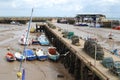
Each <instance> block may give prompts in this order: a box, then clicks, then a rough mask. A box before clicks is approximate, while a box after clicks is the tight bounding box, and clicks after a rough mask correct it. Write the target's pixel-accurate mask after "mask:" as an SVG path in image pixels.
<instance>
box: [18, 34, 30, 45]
mask: <svg viewBox="0 0 120 80" xmlns="http://www.w3.org/2000/svg"><path fill="white" fill-rule="evenodd" d="M18 42H19V44H22V45H25V44H27V45H30V44H31V43H32V40H30V39H29V38H28V39H27V40H26V35H24V34H23V35H22V36H21V37H20V39H19V40H18Z"/></svg>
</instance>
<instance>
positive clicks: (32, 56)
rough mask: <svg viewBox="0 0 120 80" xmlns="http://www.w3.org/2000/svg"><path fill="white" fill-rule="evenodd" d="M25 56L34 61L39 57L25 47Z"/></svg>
mask: <svg viewBox="0 0 120 80" xmlns="http://www.w3.org/2000/svg"><path fill="white" fill-rule="evenodd" d="M24 56H25V57H26V60H28V61H33V60H35V59H36V58H37V57H36V55H35V53H34V52H33V50H31V49H25V50H24Z"/></svg>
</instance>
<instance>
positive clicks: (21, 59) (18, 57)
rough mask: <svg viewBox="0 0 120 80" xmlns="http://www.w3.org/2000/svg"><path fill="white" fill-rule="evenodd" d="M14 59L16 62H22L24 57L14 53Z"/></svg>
mask: <svg viewBox="0 0 120 80" xmlns="http://www.w3.org/2000/svg"><path fill="white" fill-rule="evenodd" d="M15 58H16V60H18V61H23V60H25V56H24V55H22V54H21V53H20V52H16V53H15Z"/></svg>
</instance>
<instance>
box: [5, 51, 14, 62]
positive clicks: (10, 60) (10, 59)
mask: <svg viewBox="0 0 120 80" xmlns="http://www.w3.org/2000/svg"><path fill="white" fill-rule="evenodd" d="M5 57H6V60H7V61H8V62H13V61H15V60H16V58H15V56H14V54H13V53H11V52H8V53H7V54H6V56H5Z"/></svg>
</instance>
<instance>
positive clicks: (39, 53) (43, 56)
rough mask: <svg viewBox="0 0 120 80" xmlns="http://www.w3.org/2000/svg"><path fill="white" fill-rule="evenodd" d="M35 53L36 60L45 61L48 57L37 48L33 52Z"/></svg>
mask: <svg viewBox="0 0 120 80" xmlns="http://www.w3.org/2000/svg"><path fill="white" fill-rule="evenodd" d="M35 53H36V56H37V59H38V60H46V59H48V55H47V54H45V52H44V51H43V50H42V49H41V48H38V49H37V50H36V51H35Z"/></svg>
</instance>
